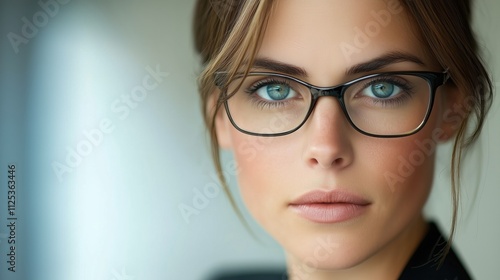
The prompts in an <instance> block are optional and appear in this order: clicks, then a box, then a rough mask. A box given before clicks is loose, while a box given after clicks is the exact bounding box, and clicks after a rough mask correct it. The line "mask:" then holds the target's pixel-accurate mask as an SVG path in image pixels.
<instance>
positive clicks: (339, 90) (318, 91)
mask: <svg viewBox="0 0 500 280" xmlns="http://www.w3.org/2000/svg"><path fill="white" fill-rule="evenodd" d="M309 90H310V91H311V94H312V96H313V99H314V100H317V99H318V98H319V97H322V96H331V97H335V98H336V99H337V100H339V101H340V102H341V103H342V97H343V92H344V86H336V87H329V88H321V87H313V86H311V87H310V88H309Z"/></svg>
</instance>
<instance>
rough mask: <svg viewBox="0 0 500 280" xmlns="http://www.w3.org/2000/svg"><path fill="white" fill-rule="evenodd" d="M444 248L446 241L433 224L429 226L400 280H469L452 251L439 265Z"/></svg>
mask: <svg viewBox="0 0 500 280" xmlns="http://www.w3.org/2000/svg"><path fill="white" fill-rule="evenodd" d="M445 247H446V239H445V238H444V237H443V236H442V235H441V233H440V232H439V230H438V228H437V226H436V225H435V224H434V223H430V224H429V231H428V232H427V234H426V235H425V237H424V239H423V240H422V241H421V242H420V245H419V246H418V248H417V250H416V251H415V252H414V253H413V256H412V257H411V258H410V261H408V264H406V267H405V269H404V270H403V273H401V275H400V276H399V279H400V280H414V279H415V280H417V279H426V280H427V279H429V280H434V279H436V280H444V279H447V280H469V279H471V277H470V276H469V274H468V273H467V271H466V270H465V268H464V267H463V265H462V263H461V262H460V260H459V259H458V257H457V255H456V254H455V252H453V250H452V249H450V251H449V252H448V254H447V255H446V258H445V259H444V261H443V262H442V264H441V265H440V261H441V259H442V257H441V255H442V254H441V253H442V251H443V250H444V249H445Z"/></svg>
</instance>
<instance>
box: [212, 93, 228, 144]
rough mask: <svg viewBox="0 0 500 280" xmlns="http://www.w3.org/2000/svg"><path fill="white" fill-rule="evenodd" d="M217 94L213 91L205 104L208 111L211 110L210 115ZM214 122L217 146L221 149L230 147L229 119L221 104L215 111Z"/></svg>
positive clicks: (213, 108)
mask: <svg viewBox="0 0 500 280" xmlns="http://www.w3.org/2000/svg"><path fill="white" fill-rule="evenodd" d="M218 96H219V94H218V93H213V94H212V95H211V96H210V100H209V101H208V104H207V106H209V107H208V108H209V112H211V113H210V115H211V116H212V114H213V112H214V111H215V107H216V104H217V98H218ZM214 124H215V133H216V135H217V141H218V144H219V147H221V148H223V149H232V141H231V128H232V125H231V123H230V122H229V119H228V117H227V114H226V108H225V107H224V106H223V105H222V106H221V107H220V108H219V110H218V111H217V114H216V116H215V119H214Z"/></svg>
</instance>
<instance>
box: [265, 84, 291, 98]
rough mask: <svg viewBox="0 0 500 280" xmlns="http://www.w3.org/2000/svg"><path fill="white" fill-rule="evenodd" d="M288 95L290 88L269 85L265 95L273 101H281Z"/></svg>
mask: <svg viewBox="0 0 500 280" xmlns="http://www.w3.org/2000/svg"><path fill="white" fill-rule="evenodd" d="M289 93H290V88H288V87H284V86H283V85H271V86H268V87H267V94H269V97H271V99H273V100H283V99H285V98H286V97H287V96H288V94H289Z"/></svg>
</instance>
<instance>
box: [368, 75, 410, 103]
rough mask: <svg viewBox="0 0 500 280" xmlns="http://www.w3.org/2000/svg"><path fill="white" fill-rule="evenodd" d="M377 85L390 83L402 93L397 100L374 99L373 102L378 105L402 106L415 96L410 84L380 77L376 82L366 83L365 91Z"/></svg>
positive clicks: (392, 78)
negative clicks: (405, 101)
mask: <svg viewBox="0 0 500 280" xmlns="http://www.w3.org/2000/svg"><path fill="white" fill-rule="evenodd" d="M377 83H390V84H393V85H395V86H397V87H399V88H400V89H401V91H402V94H400V95H398V97H395V98H387V99H383V98H376V99H373V101H372V102H374V103H377V104H382V105H384V106H388V105H393V104H395V105H401V103H402V102H403V101H404V100H406V99H407V98H411V96H412V95H413V94H414V91H413V87H412V86H411V84H410V83H408V82H403V81H401V79H396V78H394V77H378V78H376V79H375V80H371V81H369V82H367V83H365V84H364V85H363V87H362V89H363V90H365V89H367V88H368V87H370V86H372V85H374V84H377Z"/></svg>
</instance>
